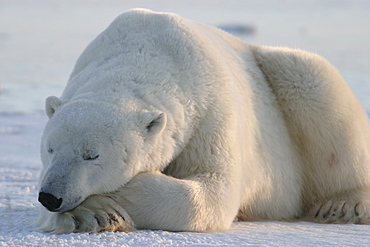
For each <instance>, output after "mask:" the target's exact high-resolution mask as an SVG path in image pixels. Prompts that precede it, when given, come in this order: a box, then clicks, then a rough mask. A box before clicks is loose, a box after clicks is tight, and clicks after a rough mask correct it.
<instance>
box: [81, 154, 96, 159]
mask: <svg viewBox="0 0 370 247" xmlns="http://www.w3.org/2000/svg"><path fill="white" fill-rule="evenodd" d="M82 158H83V159H84V160H96V159H97V158H99V154H98V155H96V156H94V157H91V156H88V155H86V156H85V155H84V156H83V157H82Z"/></svg>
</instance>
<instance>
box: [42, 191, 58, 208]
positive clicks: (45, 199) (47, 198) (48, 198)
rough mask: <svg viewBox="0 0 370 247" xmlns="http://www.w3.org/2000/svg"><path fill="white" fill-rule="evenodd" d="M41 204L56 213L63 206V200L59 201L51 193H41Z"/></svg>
mask: <svg viewBox="0 0 370 247" xmlns="http://www.w3.org/2000/svg"><path fill="white" fill-rule="evenodd" d="M39 202H40V203H41V204H42V205H43V206H44V207H45V208H47V209H48V210H49V211H56V210H57V209H58V208H59V207H60V205H62V202H63V199H62V198H59V199H58V198H56V197H55V196H53V195H52V194H49V193H44V192H40V193H39Z"/></svg>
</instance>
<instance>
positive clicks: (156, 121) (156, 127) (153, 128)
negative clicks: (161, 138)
mask: <svg viewBox="0 0 370 247" xmlns="http://www.w3.org/2000/svg"><path fill="white" fill-rule="evenodd" d="M146 114H148V115H149V117H148V118H147V119H149V121H147V124H146V131H147V136H153V135H157V134H159V133H161V132H162V131H163V130H164V128H165V127H166V124H167V116H166V113H164V112H162V113H157V112H148V113H146Z"/></svg>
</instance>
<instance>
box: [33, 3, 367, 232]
mask: <svg viewBox="0 0 370 247" xmlns="http://www.w3.org/2000/svg"><path fill="white" fill-rule="evenodd" d="M46 111H47V114H48V116H49V117H50V120H49V122H48V124H47V126H46V127H45V131H44V134H43V138H42V146H41V155H42V161H43V164H44V169H43V171H42V173H41V176H40V191H41V192H44V193H49V194H52V195H54V196H55V197H56V198H62V199H63V203H62V205H61V206H60V208H58V209H56V210H55V211H56V212H49V211H47V210H45V209H42V211H41V216H40V219H39V225H40V226H41V229H43V230H45V231H51V232H56V233H67V232H73V231H75V232H78V231H87V232H96V231H104V230H108V231H115V230H118V231H121V230H131V229H132V225H133V223H132V222H131V219H132V221H133V222H134V224H135V225H136V227H137V228H140V229H141V228H150V229H164V230H172V231H218V230H225V229H227V228H228V227H229V226H230V224H231V222H232V221H233V220H234V218H235V217H236V216H237V217H238V218H239V219H240V220H296V219H300V218H304V219H307V220H312V221H316V222H338V223H342V222H352V223H369V215H370V194H369V192H370V190H369V183H370V179H369V178H370V166H369V147H370V133H369V123H368V119H367V116H366V114H365V112H364V110H363V109H362V107H361V106H360V104H359V102H358V101H357V99H356V98H355V96H354V95H353V94H352V92H351V91H350V89H349V88H348V86H347V85H346V83H345V82H344V81H343V79H342V78H341V76H340V75H339V73H338V72H337V71H336V70H335V69H334V68H333V67H332V66H331V65H330V64H329V63H328V62H326V61H325V60H324V59H322V58H321V57H319V56H317V55H314V54H312V53H308V52H304V51H301V50H292V49H287V48H272V47H260V46H253V45H249V44H246V43H243V42H242V41H240V40H238V39H236V38H234V37H232V36H231V35H229V34H227V33H224V32H222V31H220V30H218V29H216V28H213V27H209V26H206V25H203V24H199V23H196V22H192V21H189V20H186V19H184V18H182V17H180V16H177V15H174V14H168V13H154V12H151V11H149V10H140V9H137V10H132V11H128V12H126V13H124V14H122V15H120V16H119V17H118V18H117V19H116V20H115V21H114V22H113V23H112V24H111V25H110V26H109V27H108V28H107V29H106V30H105V31H104V32H103V33H102V34H100V35H99V36H98V37H97V38H96V39H95V40H94V41H93V42H92V43H91V44H90V45H89V46H88V47H87V48H86V50H85V51H84V52H83V53H82V55H81V56H80V58H79V59H78V61H77V63H76V66H75V69H74V71H73V72H72V74H71V77H70V80H69V82H68V84H67V86H66V88H65V91H64V93H63V95H62V96H61V98H60V99H58V98H56V97H51V98H49V99H48V100H47V102H46ZM48 151H49V152H48ZM92 195H95V196H92ZM112 208H113V209H114V210H113V211H112ZM84 212H86V213H84ZM109 212H110V213H109ZM126 212H127V213H128V215H129V216H128V215H127V214H126ZM112 215H113V216H112ZM120 216H122V217H124V218H125V220H122V219H121V218H120ZM130 217H131V219H130ZM97 219H98V220H97ZM102 222H105V223H104V224H103V223H102ZM107 222H108V223H107Z"/></svg>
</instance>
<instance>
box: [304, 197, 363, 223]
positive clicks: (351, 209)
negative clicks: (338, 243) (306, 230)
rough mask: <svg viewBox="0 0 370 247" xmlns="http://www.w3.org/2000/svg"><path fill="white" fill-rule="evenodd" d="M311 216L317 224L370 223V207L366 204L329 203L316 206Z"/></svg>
mask: <svg viewBox="0 0 370 247" xmlns="http://www.w3.org/2000/svg"><path fill="white" fill-rule="evenodd" d="M310 214H311V215H312V216H313V217H314V218H313V221H314V222H317V223H337V224H345V223H352V224H369V223H370V215H369V205H367V203H364V202H356V203H353V202H348V201H328V202H326V203H319V204H316V206H315V207H313V209H312V211H311V213H310Z"/></svg>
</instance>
